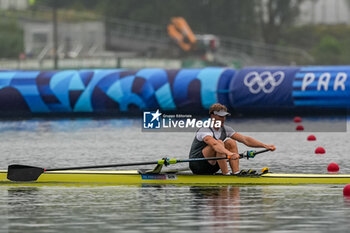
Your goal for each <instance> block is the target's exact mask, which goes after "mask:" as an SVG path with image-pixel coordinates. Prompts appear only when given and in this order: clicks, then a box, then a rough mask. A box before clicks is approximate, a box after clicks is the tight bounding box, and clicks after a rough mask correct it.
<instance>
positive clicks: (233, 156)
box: [227, 153, 239, 160]
mask: <svg viewBox="0 0 350 233" xmlns="http://www.w3.org/2000/svg"><path fill="white" fill-rule="evenodd" d="M227 157H229V158H230V159H232V160H237V159H239V154H238V153H231V154H228V155H227Z"/></svg>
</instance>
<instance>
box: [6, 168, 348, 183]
mask: <svg viewBox="0 0 350 233" xmlns="http://www.w3.org/2000/svg"><path fill="white" fill-rule="evenodd" d="M17 183H21V184H23V183H26V184H47V183H80V184H106V185H118V184H185V185H196V184H201V185H204V184H206V185H220V184H223V185H224V184H226V185H227V184H231V185H269V184H271V185H284V184H286V185H287V184H347V183H350V175H337V174H277V173H267V174H264V175H262V176H250V177H238V176H223V175H193V174H190V173H176V174H172V173H165V174H139V173H138V171H136V170H133V171H51V172H45V173H43V174H42V175H41V176H40V177H39V178H38V180H37V181H35V182H13V181H9V180H8V179H7V171H0V184H3V185H5V184H17Z"/></svg>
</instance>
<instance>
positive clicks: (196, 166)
mask: <svg viewBox="0 0 350 233" xmlns="http://www.w3.org/2000/svg"><path fill="white" fill-rule="evenodd" d="M209 114H210V118H212V119H213V120H214V121H216V122H217V121H219V122H221V127H217V128H216V126H217V124H214V127H213V128H211V127H208V128H204V127H203V128H200V129H199V130H198V131H197V133H196V136H195V138H194V140H193V142H192V146H191V150H190V155H189V157H190V158H210V157H226V158H229V164H230V167H231V170H232V173H233V174H236V175H237V174H239V154H238V149H237V143H236V141H238V142H241V143H243V144H245V145H246V146H249V147H261V148H266V149H268V150H271V151H273V150H275V146H274V145H272V144H271V145H267V144H264V143H262V142H259V141H258V140H255V139H254V138H251V137H248V136H244V135H242V134H240V133H237V132H235V131H234V130H233V129H232V128H231V127H229V126H226V125H224V123H225V120H226V116H230V115H231V114H230V113H228V112H227V108H226V106H224V105H222V104H218V103H217V104H213V105H212V106H211V107H210V108H209ZM190 169H191V170H192V172H193V173H194V174H214V173H216V172H217V171H219V169H221V172H222V174H223V175H230V174H231V173H230V172H229V169H228V165H227V162H226V159H220V160H203V161H195V162H190Z"/></svg>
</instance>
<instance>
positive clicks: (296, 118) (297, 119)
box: [294, 116, 302, 123]
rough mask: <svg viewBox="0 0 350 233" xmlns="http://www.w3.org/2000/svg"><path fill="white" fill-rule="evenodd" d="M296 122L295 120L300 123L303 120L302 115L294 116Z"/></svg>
mask: <svg viewBox="0 0 350 233" xmlns="http://www.w3.org/2000/svg"><path fill="white" fill-rule="evenodd" d="M294 122H295V123H300V122H302V119H301V117H298V116H296V117H294Z"/></svg>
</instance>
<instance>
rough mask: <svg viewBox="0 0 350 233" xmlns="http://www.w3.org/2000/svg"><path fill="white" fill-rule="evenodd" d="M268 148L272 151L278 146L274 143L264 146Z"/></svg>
mask: <svg viewBox="0 0 350 233" xmlns="http://www.w3.org/2000/svg"><path fill="white" fill-rule="evenodd" d="M264 147H265V148H266V149H268V150H270V151H274V150H276V147H275V146H274V145H272V144H271V145H265V146H264Z"/></svg>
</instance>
